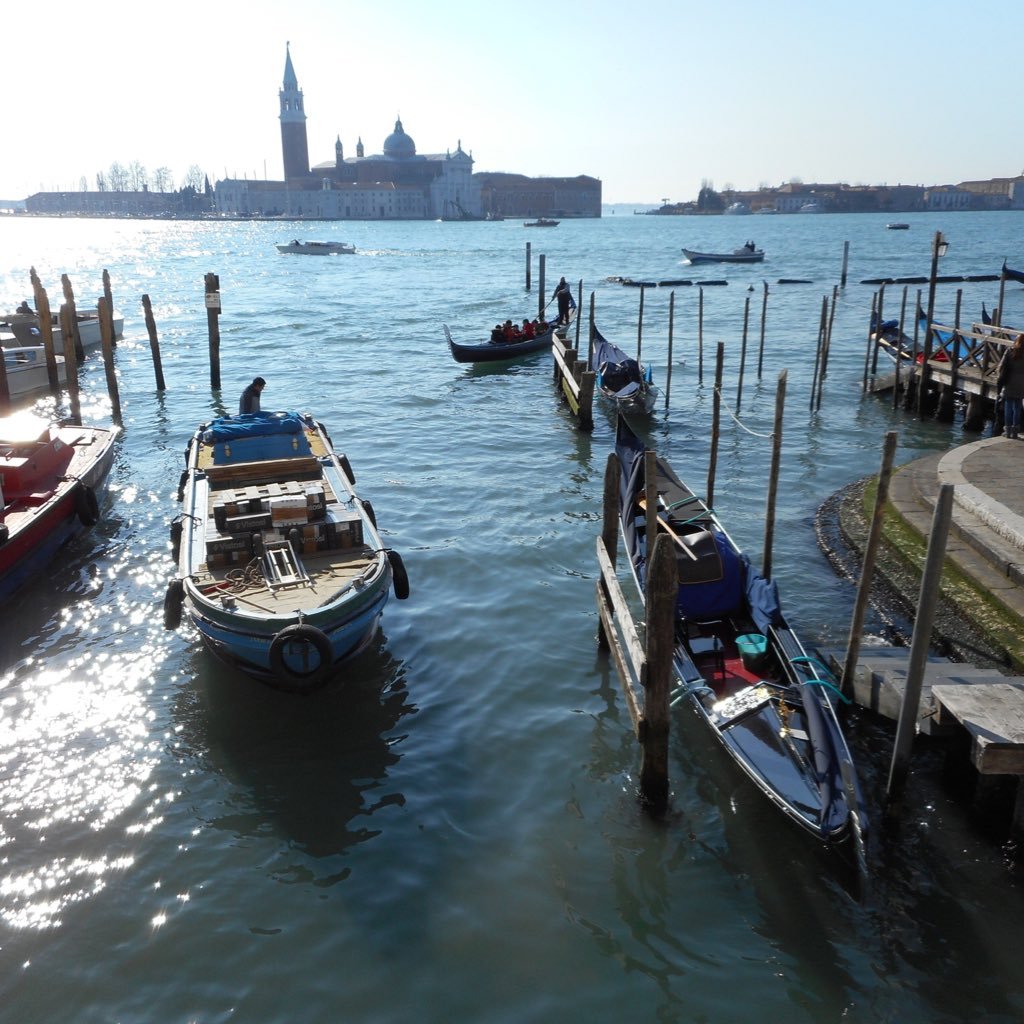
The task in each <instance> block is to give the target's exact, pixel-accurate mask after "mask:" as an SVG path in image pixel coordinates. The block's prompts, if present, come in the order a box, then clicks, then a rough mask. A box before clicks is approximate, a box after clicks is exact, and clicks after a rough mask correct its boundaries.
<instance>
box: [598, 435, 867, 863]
mask: <svg viewBox="0 0 1024 1024" xmlns="http://www.w3.org/2000/svg"><path fill="white" fill-rule="evenodd" d="M616 454H617V456H618V460H619V465H620V487H619V518H620V523H621V528H622V534H623V540H624V542H625V548H626V551H627V552H628V555H629V563H630V566H631V569H632V572H633V577H634V580H635V582H636V585H637V587H638V589H639V591H640V595H641V599H642V598H643V595H644V584H645V580H646V574H645V570H646V565H647V554H648V538H647V535H646V534H647V516H646V479H645V452H644V445H643V443H642V442H641V441H640V440H639V438H637V436H636V435H635V434H634V433H633V432H632V431H631V430H630V429H629V427H628V425H627V424H626V423H625V421H624V420H622V419H621V417H620V418H619V421H618V428H617V432H616ZM656 465H657V469H656V473H657V477H656V480H655V482H654V483H655V489H656V491H657V500H658V513H657V514H658V529H659V531H660V530H664V531H665V532H666V533H667V534H668V535H670V536H671V537H672V538H673V541H674V543H675V545H676V548H677V565H678V573H679V591H678V598H677V603H676V619H675V647H674V657H673V667H674V673H675V677H676V681H675V684H674V690H673V694H672V703H673V705H674V706H689V707H690V709H691V710H692V711H693V713H694V714H695V715H696V716H697V718H698V719H699V721H700V722H701V723H703V725H704V726H705V727H707V728H708V729H709V730H710V731H711V733H712V735H713V736H714V737H715V739H716V740H718V742H719V743H720V744H721V745H722V747H723V749H724V750H725V751H726V753H727V754H728V755H729V756H730V757H731V758H732V760H733V761H734V762H735V763H736V764H737V765H738V766H739V768H741V769H742V771H743V772H744V773H745V774H746V775H747V776H748V777H749V778H750V780H751V781H752V782H753V783H754V785H755V786H757V787H758V789H760V790H761V792H763V793H764V794H765V796H766V797H767V798H768V799H769V800H770V801H771V802H772V803H773V804H774V805H775V806H776V807H778V808H779V810H781V811H782V812H783V814H784V815H785V816H786V817H787V818H788V819H789V820H791V821H793V822H795V823H796V824H797V825H798V826H800V828H802V829H803V830H805V831H806V832H808V833H810V834H811V835H812V836H814V837H815V838H816V839H818V840H821V841H822V842H823V843H826V844H829V845H844V844H846V843H847V842H848V841H849V842H852V843H853V845H854V849H855V851H856V852H857V858H856V859H857V861H858V863H859V864H862V863H863V850H864V845H863V844H864V838H865V836H864V833H865V830H866V823H867V816H866V813H865V808H864V800H863V797H862V795H861V791H860V786H859V783H858V781H857V774H856V771H855V770H854V764H853V759H852V757H851V755H850V751H849V749H848V748H847V745H846V740H845V738H844V736H843V731H842V729H841V727H840V724H839V720H838V717H837V715H836V711H835V707H834V705H833V699H834V698H836V697H837V696H841V695H839V691H838V690H837V689H836V687H835V684H834V681H833V680H832V678H831V676H830V674H829V672H828V671H827V669H826V668H825V667H824V666H823V665H822V664H821V663H820V662H818V661H817V660H816V659H815V658H814V657H812V656H811V655H810V654H809V653H808V651H807V649H806V648H805V647H804V646H803V644H802V643H801V642H800V640H799V638H798V637H797V635H796V633H795V632H794V631H793V629H792V627H791V626H790V625H789V623H788V622H787V620H786V618H785V616H784V615H783V613H782V609H781V606H780V603H779V594H778V588H777V587H776V585H775V583H774V581H769V580H766V579H764V578H763V577H762V576H760V575H759V574H758V573H757V571H756V570H755V569H754V568H753V566H752V565H751V564H750V561H749V559H748V558H747V557H746V556H745V555H744V554H743V552H741V551H740V549H739V548H738V547H737V545H736V544H735V542H734V541H733V540H732V538H731V537H730V536H729V535H728V533H726V531H725V528H724V527H723V526H722V524H721V522H720V521H719V519H718V516H717V515H716V514H715V512H714V511H713V510H712V509H710V508H708V507H707V505H706V504H705V503H704V501H703V500H702V499H701V498H700V497H699V496H698V495H696V494H695V493H694V492H693V491H691V490H690V489H689V488H688V487H687V486H686V485H685V484H684V483H683V482H682V481H681V480H680V479H679V477H678V476H677V475H676V474H675V472H674V471H673V470H672V468H671V466H670V465H669V464H668V463H667V462H666V461H665V460H664V459H662V458H660V457H659V458H657V460H656Z"/></svg>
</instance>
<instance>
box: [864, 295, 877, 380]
mask: <svg viewBox="0 0 1024 1024" xmlns="http://www.w3.org/2000/svg"><path fill="white" fill-rule="evenodd" d="M877 318H878V292H875V293H874V295H872V296H871V320H870V321H869V322H868V347H867V349H866V351H865V352H864V380H863V382H862V383H861V391H867V389H868V371H869V370H870V368H871V346H872V345H876V346H877V345H878V339H879V337H880V332H879V331H877V330H876V329H875V323H876V321H877ZM872 335H873V337H872Z"/></svg>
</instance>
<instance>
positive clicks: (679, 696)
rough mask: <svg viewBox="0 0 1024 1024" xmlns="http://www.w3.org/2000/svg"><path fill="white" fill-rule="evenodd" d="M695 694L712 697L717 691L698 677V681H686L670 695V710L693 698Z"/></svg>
mask: <svg viewBox="0 0 1024 1024" xmlns="http://www.w3.org/2000/svg"><path fill="white" fill-rule="evenodd" d="M695 693H710V694H711V695H712V696H714V695H715V691H714V690H712V689H711V687H710V686H708V684H707V683H706V682H705V681H704V680H703V679H702V678H701V677H699V676H698V678H696V679H690V680H684V681H683V682H682V683H680V684H679V686H677V687H676V688H675V689H674V690H673V691H672V692H671V693H670V694H669V701H668V706H669V707H670V708H674V707H677V706H678V705H679V703H680V702H681V701H684V700H686V698H687V697H692V696H693V695H694V694H695Z"/></svg>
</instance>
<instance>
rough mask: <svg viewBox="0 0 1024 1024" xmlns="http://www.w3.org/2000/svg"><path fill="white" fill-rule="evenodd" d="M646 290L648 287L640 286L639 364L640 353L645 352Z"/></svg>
mask: <svg viewBox="0 0 1024 1024" xmlns="http://www.w3.org/2000/svg"><path fill="white" fill-rule="evenodd" d="M646 290H647V286H646V285H640V312H639V314H638V315H637V320H636V361H637V362H638V363H639V362H640V353H641V352H642V351H643V345H644V292H645V291H646Z"/></svg>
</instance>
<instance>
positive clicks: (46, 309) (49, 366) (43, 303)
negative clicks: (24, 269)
mask: <svg viewBox="0 0 1024 1024" xmlns="http://www.w3.org/2000/svg"><path fill="white" fill-rule="evenodd" d="M36 313H37V315H38V318H39V333H40V335H41V336H42V339H43V356H44V357H45V359H46V380H47V383H48V384H49V385H50V394H51V395H56V394H57V393H58V392H59V391H60V389H61V383H60V372H59V371H58V369H57V353H56V351H55V350H54V344H53V312H52V311H51V309H50V297H49V296H48V295H47V294H46V289H45V288H43V287H42V286H41V285H40V287H39V291H38V292H36ZM64 372H65V374H66V373H67V372H68V367H67V366H65V367H64Z"/></svg>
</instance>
